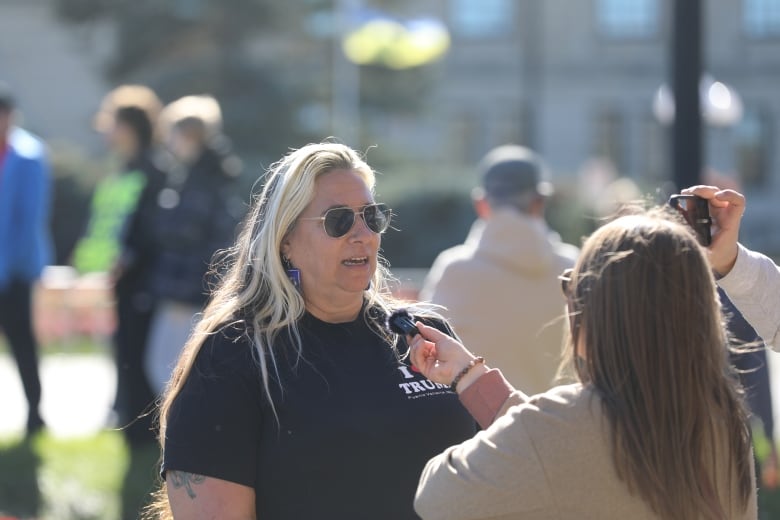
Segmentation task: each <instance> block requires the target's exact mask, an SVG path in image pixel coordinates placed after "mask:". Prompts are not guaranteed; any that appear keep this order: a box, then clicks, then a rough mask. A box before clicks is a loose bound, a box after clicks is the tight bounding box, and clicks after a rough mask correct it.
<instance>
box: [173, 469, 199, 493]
mask: <svg viewBox="0 0 780 520" xmlns="http://www.w3.org/2000/svg"><path fill="white" fill-rule="evenodd" d="M168 475H169V476H170V477H171V484H173V487H174V489H181V488H184V489H185V490H186V491H187V496H189V497H190V498H195V497H196V496H198V495H197V494H196V493H195V490H194V489H193V486H197V485H198V484H203V481H204V480H206V477H205V476H203V475H197V474H195V473H187V472H184V471H169V472H168Z"/></svg>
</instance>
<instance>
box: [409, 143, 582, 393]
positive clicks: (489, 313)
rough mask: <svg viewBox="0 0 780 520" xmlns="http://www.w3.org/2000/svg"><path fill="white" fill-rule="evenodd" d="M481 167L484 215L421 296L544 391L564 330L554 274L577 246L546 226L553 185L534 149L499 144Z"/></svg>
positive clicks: (477, 197) (478, 193)
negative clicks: (546, 208)
mask: <svg viewBox="0 0 780 520" xmlns="http://www.w3.org/2000/svg"><path fill="white" fill-rule="evenodd" d="M479 170H480V172H481V186H480V187H478V188H475V190H474V192H473V193H472V197H473V201H474V208H475V211H476V213H477V216H478V217H479V218H478V220H477V221H476V222H475V223H474V225H473V226H472V228H471V231H470V233H469V235H468V238H467V239H466V241H465V243H463V244H461V245H458V246H456V247H453V248H451V249H448V250H446V251H443V252H442V253H441V254H440V255H439V256H438V258H437V259H436V261H435V262H434V264H433V266H432V268H431V270H430V272H429V274H428V277H427V278H426V280H425V283H424V285H423V289H422V291H421V293H420V297H421V299H423V300H429V301H431V302H432V303H435V304H438V305H442V306H444V307H445V310H443V311H442V313H443V314H444V315H445V316H446V317H447V318H449V319H450V320H451V323H452V325H453V327H454V329H455V331H456V332H457V334H458V335H459V336H460V338H462V340H463V341H464V342H465V343H466V344H467V345H469V344H471V345H480V346H481V347H482V348H483V350H485V354H486V355H487V356H489V357H490V359H492V360H494V361H495V362H496V364H497V365H499V366H501V368H502V370H503V371H504V374H505V376H506V377H507V379H508V380H509V381H510V382H512V384H513V385H516V386H518V387H520V388H523V389H524V391H526V392H530V393H539V392H543V391H545V390H547V389H549V388H550V387H551V386H552V384H553V380H554V379H555V375H556V372H557V367H558V365H559V360H560V352H561V345H562V341H563V333H564V329H565V327H564V325H565V320H564V319H562V318H563V316H564V308H563V306H562V305H561V301H560V297H559V295H558V279H557V276H558V275H559V274H560V273H561V272H562V271H563V270H564V269H567V268H570V267H572V266H573V265H574V262H575V260H576V257H577V254H578V250H577V248H576V247H574V246H571V245H569V244H565V243H563V242H561V240H560V238H559V237H558V236H557V234H555V233H553V232H552V231H551V230H550V229H549V228H548V227H547V224H546V222H545V220H544V210H545V201H546V198H547V197H548V196H549V195H550V194H551V193H552V186H551V184H550V183H549V182H547V181H546V180H544V179H545V176H546V175H545V168H544V165H543V162H542V160H541V158H540V157H539V156H538V155H537V154H536V153H534V152H533V151H531V150H529V149H527V148H524V147H521V146H516V145H504V146H500V147H498V148H495V149H493V150H492V151H490V152H489V153H488V154H487V155H486V156H485V158H484V159H483V160H482V162H481V163H480V165H479ZM486 349H487V350H486Z"/></svg>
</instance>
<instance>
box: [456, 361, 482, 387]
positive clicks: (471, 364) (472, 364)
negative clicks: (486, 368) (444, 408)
mask: <svg viewBox="0 0 780 520" xmlns="http://www.w3.org/2000/svg"><path fill="white" fill-rule="evenodd" d="M484 362H485V358H483V357H482V356H479V357H475V358H474V359H472V360H471V361H469V364H468V365H466V366H465V367H464V368H463V370H461V371H460V372H459V373H458V375H457V376H455V379H453V380H452V384H451V385H450V390H452V391H453V392H455V393H458V392H457V390H456V389H457V388H458V383H460V380H461V379H463V376H465V375H466V374H468V373H469V370H471V369H472V368H474V367H475V366H477V365H479V364H481V363H484Z"/></svg>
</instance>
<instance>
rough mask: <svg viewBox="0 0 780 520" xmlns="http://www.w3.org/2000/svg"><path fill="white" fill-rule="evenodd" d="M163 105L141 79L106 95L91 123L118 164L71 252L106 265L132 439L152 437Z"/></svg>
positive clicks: (78, 261)
mask: <svg viewBox="0 0 780 520" xmlns="http://www.w3.org/2000/svg"><path fill="white" fill-rule="evenodd" d="M161 108H162V104H161V103H160V100H159V99H158V97H157V95H156V94H155V93H154V92H153V91H152V90H151V89H149V88H147V87H145V86H142V85H122V86H120V87H117V88H116V89H114V90H112V91H111V92H109V93H108V94H107V95H106V96H105V97H104V98H103V101H102V103H101V106H100V109H99V111H98V113H97V114H96V116H95V128H96V129H97V130H98V131H99V132H101V133H102V134H103V135H104V136H105V139H106V143H107V145H108V147H109V149H110V151H111V153H112V155H113V158H114V159H115V160H116V161H117V162H118V167H117V168H116V170H115V171H114V172H112V173H111V174H109V175H107V176H106V177H105V178H103V179H101V180H100V182H99V183H98V185H97V187H96V188H95V193H94V195H93V197H92V203H91V208H90V210H91V211H90V220H89V224H88V226H87V230H86V233H85V235H84V236H83V237H82V238H81V239H80V240H79V242H78V243H77V245H76V248H75V250H74V253H73V265H74V267H76V269H77V270H78V271H79V272H81V273H90V272H107V273H108V274H109V280H110V283H111V284H112V286H113V291H114V297H115V300H116V316H117V329H116V332H115V335H114V345H115V350H116V365H117V397H116V401H115V405H114V406H115V410H116V412H117V414H118V417H117V419H118V421H119V424H120V425H121V426H123V427H125V428H124V433H125V436H126V438H127V439H128V441H129V442H130V443H131V444H138V443H147V444H148V443H151V442H154V433H153V432H152V431H151V424H152V420H151V413H150V406H151V405H152V403H153V402H154V394H153V393H152V390H151V387H150V385H149V381H148V380H147V377H146V374H145V372H144V366H143V360H144V357H145V354H146V348H147V340H148V335H149V327H150V325H151V319H152V314H153V311H154V304H155V302H154V296H153V292H152V290H151V286H150V283H151V279H150V274H151V268H152V266H153V265H154V263H155V258H156V254H157V252H156V244H155V242H154V238H153V230H154V228H155V226H156V223H155V218H156V211H157V197H158V194H159V192H160V190H161V189H162V187H163V185H164V179H165V175H164V173H163V172H162V171H161V169H160V167H159V162H160V161H159V157H157V156H156V155H157V148H156V146H155V145H156V142H155V141H156V140H155V135H154V128H155V125H156V123H157V117H158V115H159V113H160V110H161Z"/></svg>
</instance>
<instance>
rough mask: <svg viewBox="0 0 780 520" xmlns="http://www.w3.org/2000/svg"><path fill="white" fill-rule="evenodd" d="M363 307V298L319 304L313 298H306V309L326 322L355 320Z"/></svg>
mask: <svg viewBox="0 0 780 520" xmlns="http://www.w3.org/2000/svg"><path fill="white" fill-rule="evenodd" d="M362 308H363V298H361V299H360V300H357V301H354V302H349V303H346V304H342V305H338V304H335V303H334V302H327V303H326V304H318V302H314V301H311V300H308V299H307V300H306V311H307V312H308V313H309V314H311V315H312V316H314V317H315V318H317V319H318V320H321V321H324V322H326V323H347V322H350V321H355V320H356V319H357V317H358V316H359V315H360V310H361V309H362Z"/></svg>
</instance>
